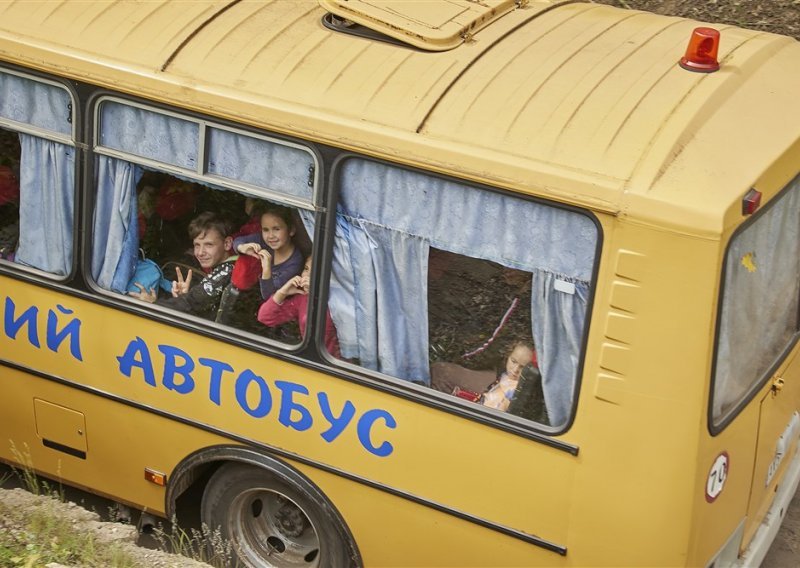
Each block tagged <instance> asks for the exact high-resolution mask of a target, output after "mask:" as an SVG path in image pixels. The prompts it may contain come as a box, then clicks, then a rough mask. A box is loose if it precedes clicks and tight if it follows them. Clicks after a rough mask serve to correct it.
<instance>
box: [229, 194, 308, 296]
mask: <svg viewBox="0 0 800 568" xmlns="http://www.w3.org/2000/svg"><path fill="white" fill-rule="evenodd" d="M294 235H295V226H294V220H293V219H292V212H291V210H290V209H289V208H287V207H281V206H278V205H275V206H271V207H269V208H268V209H266V210H265V211H264V212H263V213H262V214H261V232H260V233H254V234H251V235H244V236H241V237H238V238H236V239H234V241H233V248H234V250H235V251H236V252H238V253H239V254H243V255H248V256H251V257H254V258H257V259H259V260H260V262H261V278H260V279H259V283H260V286H261V297H262V298H263V299H265V300H266V299H268V298H269V297H270V296H272V295H273V294H274V293H275V291H276V290H277V289H279V288H280V287H281V286H283V285H284V284H285V283H286V282H287V281H288V280H289V279H290V278H292V277H294V276H296V275H297V274H299V273H300V271H301V270H302V267H303V255H302V253H301V252H300V249H299V248H298V247H296V246H295V244H294V241H293V237H294Z"/></svg>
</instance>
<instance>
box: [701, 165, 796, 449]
mask: <svg viewBox="0 0 800 568" xmlns="http://www.w3.org/2000/svg"><path fill="white" fill-rule="evenodd" d="M792 190H794V191H798V192H800V174H797V175H795V176H794V177H793V178H792V179H790V180H789V182H788V183H786V184H785V185H784V186H783V187H782V188H781V189H780V190H779V191H778V192H777V193H776V194H775V195H774V196H773V197H772V199H770V201H769V202H768V203H767V204H766V205H765V206H764V207H762V208H761V209H759V210H758V211H756V213H755V214H753V215H752V216H751V217H750V218H749V219H747V220H746V221H744V222H743V223H742V224H741V225H739V226H738V227H736V229H735V230H734V231H733V233H732V234H731V235H730V237H729V239H728V242H727V243H726V245H725V250H724V253H723V259H722V266H721V269H720V274H719V283H720V286H719V295H718V298H717V314H716V322H715V331H714V349H713V360H712V362H711V374H710V378H711V380H710V381H709V383H710V390H709V397H708V418H707V420H708V431H709V433H710V434H711V435H712V436H716V435H718V434H719V433H721V432H722V431H723V430H725V428H727V426H728V425H729V424H730V423H731V422H733V421H734V420H735V419H736V418H737V417H738V416H739V414H741V412H742V411H743V410H744V409H745V408H746V407H747V406H748V405H749V404H750V402H751V401H752V400H753V399H754V398H755V397H756V395H757V394H758V393H759V392H760V391H761V389H762V388H763V387H764V385H765V384H766V383H767V382H768V381H769V379H770V377H772V376H773V375H774V374H775V372H776V371H777V370H778V368H779V367H780V366H781V365H783V364H784V362H785V361H786V359H787V358H788V356H789V355H790V354H791V353H792V352H793V351H794V349H795V346H796V345H797V343H798V341H799V340H800V302H799V303H798V313H797V314H796V325H795V331H794V333H793V334H792V336H791V337H790V338H789V341H788V342H787V343H786V345H785V346H784V347H783V348H782V349H780V350H778V351H777V354H776V357H775V359H774V361H773V362H772V363H771V364H770V365H768V366H767V367H766V368H765V369H764V371H763V373H762V374H761V376H759V377H757V378H756V379H754V380H753V381H752V382H751V384H750V386H749V387H748V388H746V389H745V390H744V391H743V392H742V394H741V396H740V397H739V400H738V401H736V402H735V403H734V404H733V405H731V407H730V408H729V409H728V411H727V412H724V413H722V414H721V415H720V416H719V417H715V416H714V402H715V397H716V394H717V368H718V358H719V356H720V355H719V353H720V349H719V343H720V341H721V336H722V317H723V308H724V300H725V294H726V293H727V290H726V288H725V278H726V274H727V270H728V265H729V260H730V259H729V253H730V250H731V246H732V245H733V244H734V242H735V240H736V238H737V237H738V236H739V235H741V234H742V233H743V232H744V231H745V230H746V229H747V228H748V227H750V226H752V225H753V224H755V223H757V222H758V221H759V219H761V218H762V217H764V216H765V215H766V214H767V213H768V212H769V211H771V210H772V208H773V207H774V206H776V205H777V204H778V203H780V201H781V198H783V197H787V194H788V193H789V192H790V191H792ZM798 248H800V245H798Z"/></svg>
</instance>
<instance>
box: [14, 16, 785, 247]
mask: <svg viewBox="0 0 800 568" xmlns="http://www.w3.org/2000/svg"><path fill="white" fill-rule="evenodd" d="M408 4H422V3H408ZM81 7H83V8H84V9H81ZM548 8H549V9H541V6H540V5H539V3H535V2H532V3H528V4H527V5H525V7H523V8H520V9H515V10H513V11H511V12H509V13H507V14H506V15H504V16H503V17H501V18H499V19H497V20H496V21H493V22H492V23H491V24H489V25H486V26H485V27H484V28H482V29H481V30H480V31H478V32H477V33H476V34H475V35H474V37H473V40H472V41H470V42H469V43H465V44H463V45H461V46H459V47H458V48H456V49H452V50H449V51H446V52H441V53H431V52H423V51H419V50H414V49H409V48H403V47H398V46H394V45H390V44H386V43H384V42H379V41H370V40H366V39H363V38H353V37H351V36H348V35H346V34H340V33H337V32H334V31H331V30H328V29H326V28H324V27H323V26H322V25H321V24H320V19H321V18H322V16H323V15H324V10H323V9H322V8H321V7H319V6H318V5H316V4H315V3H313V2H307V1H306V2H295V1H292V0H281V1H274V2H240V3H235V4H232V5H231V4H229V3H223V2H207V3H204V2H192V3H175V2H148V3H139V2H131V1H120V2H114V3H105V2H95V3H92V2H88V3H87V2H72V1H71V2H58V1H53V2H47V3H28V2H17V3H5V4H0V22H2V23H0V57H1V58H2V59H4V60H7V61H11V62H17V63H20V64H24V65H28V66H33V67H36V68H40V69H48V70H51V71H57V72H60V73H62V74H64V75H67V76H70V77H73V78H76V79H83V80H87V81H89V82H93V83H97V84H101V85H106V86H109V87H112V88H115V89H120V90H122V91H126V92H132V93H137V94H139V95H141V96H144V97H148V98H152V99H155V100H159V101H167V102H172V103H174V104H178V105H181V106H183V107H185V108H190V109H193V110H199V111H203V112H208V113H211V114H214V115H217V116H222V117H226V118H230V119H232V120H237V121H240V122H245V123H248V124H253V125H257V126H263V127H268V128H270V129H273V130H276V131H279V132H285V133H292V134H298V135H302V136H307V137H311V138H313V139H315V140H318V141H322V142H328V143H331V144H334V145H337V146H342V147H348V148H353V149H359V150H361V151H366V152H368V153H371V154H374V155H379V156H383V157H388V158H392V159H395V160H399V161H403V162H407V163H414V164H419V165H422V166H424V167H427V168H431V169H434V170H439V171H450V170H453V169H454V168H457V169H458V170H459V172H460V174H461V175H462V176H464V177H466V178H471V179H481V180H486V179H489V180H492V181H493V182H495V183H499V184H502V185H504V186H511V187H514V188H515V189H518V190H520V191H523V192H526V193H530V194H536V195H542V196H545V197H550V198H553V199H556V200H559V201H564V202H568V203H575V204H581V205H585V206H588V207H591V208H594V209H597V210H602V211H607V212H610V213H615V214H616V213H619V212H621V211H625V213H626V214H627V215H633V216H641V217H642V218H644V219H653V220H654V222H655V223H657V224H660V223H662V222H664V220H666V219H671V220H672V221H668V222H670V223H675V221H674V220H675V219H680V220H681V221H679V222H678V223H676V224H677V225H680V226H682V230H687V231H693V232H696V233H701V234H704V235H707V236H713V235H714V234H716V233H718V231H719V224H718V222H717V221H716V220H715V219H714V218H713V215H711V216H710V215H709V213H708V211H709V205H710V204H712V203H718V202H719V199H721V198H722V199H727V200H729V201H730V202H733V201H734V200H735V198H738V195H739V194H740V193H741V191H742V185H745V184H747V183H752V181H753V180H754V179H755V178H756V177H758V176H759V175H761V173H762V172H763V171H764V164H763V160H765V159H766V160H768V159H769V156H770V155H774V154H775V153H776V152H778V151H780V148H781V147H785V144H786V136H791V135H790V134H788V133H791V132H794V131H795V130H796V128H797V122H798V121H800V118H798V116H800V113H796V112H782V113H776V112H774V110H773V109H776V108H791V105H792V104H796V102H792V101H787V100H786V98H787V97H789V96H791V94H792V93H796V92H797V85H796V83H797V82H798V81H800V79H798V77H800V73H799V72H798V70H797V65H798V64H797V60H798V56H797V53H798V51H800V46H798V44H797V42H796V41H794V40H791V39H789V38H786V37H782V36H776V35H772V34H765V33H757V32H751V31H747V30H743V29H740V28H735V27H730V26H718V27H719V28H720V30H721V34H722V41H721V46H720V58H721V60H722V67H721V69H720V71H719V72H717V73H711V74H699V73H691V72H688V71H685V70H683V69H681V68H680V67H679V66H678V65H677V63H676V62H677V61H678V59H679V58H680V57H681V56H682V55H683V52H684V49H685V45H686V42H687V41H688V38H689V35H690V33H691V30H692V28H693V27H694V26H696V25H697V23H696V22H691V21H688V20H681V19H677V18H666V17H661V16H656V15H653V14H647V13H643V12H632V11H625V10H617V9H613V8H610V7H607V6H599V5H594V4H578V3H567V4H565V5H558V4H557V3H553V4H552V5H548ZM109 30H112V31H116V32H117V33H111V32H110V31H109ZM553 30H558V32H557V33H553ZM21 45H25V46H26V47H25V49H24V50H21V49H20V46H21ZM100 54H102V57H99V55H100ZM198 70H202V71H200V72H199V71H198ZM778 70H780V71H778ZM198 73H200V74H198ZM784 105H789V107H786V106H784ZM723 116H725V117H728V118H725V119H722V117H723ZM733 116H735V117H736V118H735V120H734V123H736V121H746V122H748V126H749V129H748V132H749V133H750V136H749V137H747V138H748V141H747V142H746V141H745V140H743V137H737V136H729V135H727V134H726V131H727V130H728V129H730V128H731V123H730V122H729V120H731V117H733ZM776 121H780V123H781V127H780V128H778V129H776V128H775V127H774V123H775V122H776ZM722 139H724V140H726V142H727V144H726V145H725V150H724V151H722V149H721V145H719V144H717V145H716V146H715V145H714V141H717V140H722ZM755 140H757V142H758V143H752V142H753V141H755ZM753 152H755V153H753ZM701 154H702V155H703V159H702V160H701V159H699V156H700V155H701ZM465 157H467V159H465ZM731 165H733V166H734V168H733V169H732V168H731V167H730V166H731ZM698 176H699V177H698ZM687 178H690V179H693V180H695V181H694V183H693V184H688V183H687ZM744 180H747V181H744ZM694 185H702V187H703V188H704V190H703V191H693V190H691V189H690V188H691V187H693V186H694ZM677 197H679V198H677Z"/></svg>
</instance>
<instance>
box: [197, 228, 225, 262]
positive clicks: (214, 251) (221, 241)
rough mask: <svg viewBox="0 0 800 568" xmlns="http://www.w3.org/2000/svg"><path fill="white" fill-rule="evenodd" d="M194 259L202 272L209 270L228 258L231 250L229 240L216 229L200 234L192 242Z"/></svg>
mask: <svg viewBox="0 0 800 568" xmlns="http://www.w3.org/2000/svg"><path fill="white" fill-rule="evenodd" d="M192 243H193V244H194V257H195V258H196V259H197V262H199V263H200V266H201V267H203V269H204V270H211V269H212V268H214V267H215V266H216V265H218V264H219V263H220V262H222V261H223V260H225V259H226V258H228V254H229V253H230V250H231V238H230V237H224V236H223V235H221V234H220V233H219V231H217V230H216V229H209V230H208V231H206V232H204V233H201V234H200V235H198V236H197V237H195V238H194V240H193V241H192Z"/></svg>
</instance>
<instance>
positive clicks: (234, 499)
mask: <svg viewBox="0 0 800 568" xmlns="http://www.w3.org/2000/svg"><path fill="white" fill-rule="evenodd" d="M280 469H282V470H284V469H285V471H278V470H277V469H272V468H264V467H257V466H251V465H243V464H238V463H228V464H226V465H223V466H222V467H220V468H219V469H218V470H217V471H216V472H215V473H214V475H212V476H211V479H209V481H208V485H206V489H205V492H204V493H203V501H202V504H201V515H202V519H203V523H204V524H205V525H206V526H207V527H208V528H209V529H210V530H212V531H213V530H215V529H216V528H217V527H219V530H220V533H221V535H220V536H221V537H222V538H223V539H224V540H225V541H229V542H231V543H232V545H233V549H234V553H235V554H236V555H237V557H238V558H239V560H240V561H241V563H242V564H244V565H245V566H251V567H254V568H255V567H262V566H264V567H266V566H274V567H280V568H284V567H293V566H304V567H315V566H316V567H319V566H353V565H355V562H354V558H355V557H356V556H355V554H353V552H352V551H353V550H354V546H349V545H350V544H351V539H350V536H349V532H348V531H347V530H346V529H345V528H344V527H343V525H342V522H341V521H340V519H339V515H338V513H337V512H336V511H335V510H334V509H333V506H332V505H331V504H330V503H329V501H328V500H327V498H325V496H324V495H323V494H322V493H321V492H320V491H319V490H318V489H317V488H316V487H314V486H313V485H311V484H310V483H309V482H308V481H307V480H305V479H304V478H303V477H302V476H300V475H299V474H298V473H296V472H294V470H291V469H290V468H289V467H288V466H284V467H282V468H280Z"/></svg>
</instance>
